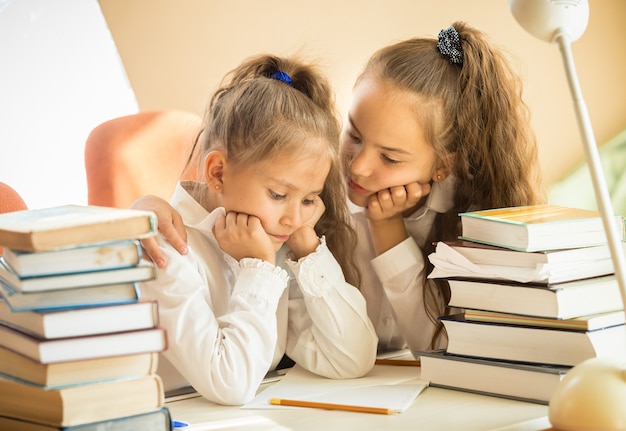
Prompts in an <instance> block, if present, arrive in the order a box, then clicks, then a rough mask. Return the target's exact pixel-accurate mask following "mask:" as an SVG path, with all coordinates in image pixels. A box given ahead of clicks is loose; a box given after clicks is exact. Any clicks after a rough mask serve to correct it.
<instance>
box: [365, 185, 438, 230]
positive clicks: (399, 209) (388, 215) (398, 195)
mask: <svg viewBox="0 0 626 431" xmlns="http://www.w3.org/2000/svg"><path fill="white" fill-rule="evenodd" d="M430 188H431V186H430V183H424V184H421V183H418V182H414V183H410V184H407V185H404V186H394V187H390V188H388V189H383V190H380V191H379V192H378V193H376V194H374V195H372V196H371V197H370V199H369V202H368V204H367V214H368V216H367V217H368V219H369V220H370V222H384V221H387V220H389V219H393V218H402V215H403V213H404V212H405V211H406V210H408V209H410V208H413V207H414V206H415V205H417V204H418V202H419V201H420V199H422V198H423V197H424V196H426V195H428V194H429V193H430Z"/></svg>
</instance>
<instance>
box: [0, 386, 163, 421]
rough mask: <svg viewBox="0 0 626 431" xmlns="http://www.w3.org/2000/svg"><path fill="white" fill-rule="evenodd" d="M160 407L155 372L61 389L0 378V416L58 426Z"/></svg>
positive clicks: (161, 393) (148, 410)
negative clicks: (132, 377)
mask: <svg viewBox="0 0 626 431" xmlns="http://www.w3.org/2000/svg"><path fill="white" fill-rule="evenodd" d="M163 406H164V397H163V384H162V383H161V379H160V377H159V376H157V375H156V374H152V375H149V376H145V377H139V378H136V379H124V380H115V381H111V382H103V383H94V384H87V385H78V386H69V387H66V388H61V389H43V388H40V387H37V386H32V385H28V384H25V383H20V382H16V381H13V380H7V379H3V378H0V415H2V416H7V417H11V418H15V419H23V420H27V421H32V422H39V423H43V424H48V425H52V426H57V427H67V426H74V425H82V424H87V423H92V422H98V421H106V420H111V419H116V418H119V417H123V416H130V415H136V414H141V413H147V412H150V411H153V410H156V409H159V408H161V407H163Z"/></svg>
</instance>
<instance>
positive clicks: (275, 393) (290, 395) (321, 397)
mask: <svg viewBox="0 0 626 431" xmlns="http://www.w3.org/2000/svg"><path fill="white" fill-rule="evenodd" d="M427 386H428V382H426V381H424V380H422V379H420V378H419V368H418V367H397V366H393V365H375V366H374V367H373V368H372V370H371V371H370V372H369V373H368V374H367V375H365V376H364V377H360V378H355V379H328V378H325V377H321V376H318V375H315V374H313V373H311V372H309V371H307V370H305V369H304V368H302V367H300V366H299V365H295V366H294V367H293V368H291V369H289V371H287V373H286V374H285V376H283V377H282V378H281V379H280V381H278V382H277V383H274V384H273V385H271V386H270V387H268V388H267V389H265V390H263V391H262V392H261V393H259V394H258V395H257V396H256V397H255V398H254V400H252V401H251V402H250V403H248V404H245V405H244V406H242V408H244V409H276V408H279V409H290V408H299V407H291V406H284V405H274V404H271V403H270V400H272V399H276V398H278V399H281V400H297V401H305V402H313V403H323V404H339V405H347V406H362V407H366V408H367V407H369V408H380V409H389V410H390V411H393V412H396V413H401V412H403V411H405V410H406V409H407V408H408V407H409V406H410V405H411V404H412V403H413V402H414V400H415V398H416V397H417V396H418V395H419V394H420V393H421V392H422V391H423V390H424V389H425V388H426V387H427Z"/></svg>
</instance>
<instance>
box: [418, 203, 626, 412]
mask: <svg viewBox="0 0 626 431" xmlns="http://www.w3.org/2000/svg"><path fill="white" fill-rule="evenodd" d="M460 217H461V225H462V236H461V237H460V238H459V241H456V242H449V243H443V242H440V243H438V244H437V246H436V250H435V252H434V253H433V254H431V255H430V256H429V259H430V260H431V262H432V263H433V265H434V269H433V271H432V272H431V274H429V278H442V279H446V280H447V281H448V283H449V284H450V293H451V297H450V302H449V305H450V306H451V307H455V308H458V309H459V311H460V313H459V314H455V315H452V316H445V317H441V318H440V320H441V321H442V323H443V324H444V327H445V329H446V332H447V335H448V346H447V349H446V350H445V351H425V352H415V354H416V355H418V356H420V358H421V365H422V378H424V379H427V380H430V382H431V385H433V386H442V387H448V388H454V389H460V390H466V391H471V392H479V393H484V394H489V395H496V396H502V397H509V398H515V399H523V400H527V401H533V402H538V403H544V404H546V403H548V402H549V400H550V397H551V395H552V393H553V391H554V390H555V388H556V386H557V385H558V383H559V382H560V381H561V379H562V378H563V377H564V375H565V374H566V373H567V371H568V370H569V369H570V368H571V367H573V366H575V365H577V364H579V363H580V362H582V361H584V360H586V359H589V358H593V357H599V356H611V357H619V358H625V357H626V330H625V326H624V321H625V319H624V309H623V308H624V307H623V302H622V298H621V294H620V289H619V285H618V282H617V280H616V277H615V275H614V267H613V263H612V259H611V253H610V249H609V246H608V243H607V238H606V234H605V232H604V228H603V223H602V218H601V216H600V214H599V213H597V212H594V211H588V210H583V209H576V208H569V207H562V206H555V205H533V206H526V207H514V208H502V209H494V210H486V211H475V212H468V213H462V214H460ZM615 220H616V226H617V227H618V232H619V233H620V234H621V235H622V239H623V238H624V218H623V217H616V218H615Z"/></svg>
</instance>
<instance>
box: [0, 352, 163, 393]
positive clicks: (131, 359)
mask: <svg viewBox="0 0 626 431" xmlns="http://www.w3.org/2000/svg"><path fill="white" fill-rule="evenodd" d="M158 362H159V354H158V353H156V352H148V353H138V354H135V355H118V356H110V357H108V358H95V359H85V360H78V361H65V362H56V363H54V364H42V363H41V362H39V361H36V360H34V359H31V358H28V357H26V356H23V355H20V354H19V353H16V352H14V351H12V350H9V349H7V348H5V347H2V346H1V345H0V375H3V376H4V377H6V378H7V379H13V380H18V381H21V382H24V383H28V384H31V385H35V386H41V387H44V388H52V389H58V388H61V387H64V386H72V385H77V384H85V383H97V382H104V381H108V380H119V379H128V378H131V377H141V376H147V375H150V374H154V373H156V370H157V366H158Z"/></svg>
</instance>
